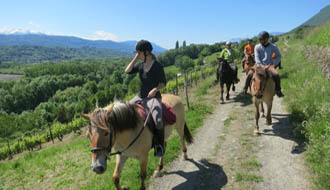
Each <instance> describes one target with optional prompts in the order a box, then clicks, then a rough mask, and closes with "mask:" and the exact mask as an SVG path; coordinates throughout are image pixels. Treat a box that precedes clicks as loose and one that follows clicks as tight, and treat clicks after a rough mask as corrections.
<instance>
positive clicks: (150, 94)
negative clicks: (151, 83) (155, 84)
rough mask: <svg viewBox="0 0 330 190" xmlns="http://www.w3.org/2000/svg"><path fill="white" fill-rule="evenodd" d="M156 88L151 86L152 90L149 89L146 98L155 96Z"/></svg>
mask: <svg viewBox="0 0 330 190" xmlns="http://www.w3.org/2000/svg"><path fill="white" fill-rule="evenodd" d="M157 91H158V90H157V88H153V89H152V90H150V92H149V94H148V98H153V97H155V95H156V93H157Z"/></svg>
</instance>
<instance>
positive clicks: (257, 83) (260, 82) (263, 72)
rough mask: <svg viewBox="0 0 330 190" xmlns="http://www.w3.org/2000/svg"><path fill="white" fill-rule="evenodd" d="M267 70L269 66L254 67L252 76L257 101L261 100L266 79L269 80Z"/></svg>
mask: <svg viewBox="0 0 330 190" xmlns="http://www.w3.org/2000/svg"><path fill="white" fill-rule="evenodd" d="M268 69H269V66H266V67H264V66H256V67H254V69H253V70H254V71H255V72H254V75H253V81H254V91H255V94H254V96H255V97H256V98H258V99H260V98H262V96H263V92H264V90H265V87H266V82H267V79H268V78H269V76H268V72H267V70H268Z"/></svg>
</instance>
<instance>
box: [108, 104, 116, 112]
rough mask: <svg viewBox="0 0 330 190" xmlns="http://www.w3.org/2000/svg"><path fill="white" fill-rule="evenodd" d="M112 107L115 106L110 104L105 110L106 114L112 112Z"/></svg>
mask: <svg viewBox="0 0 330 190" xmlns="http://www.w3.org/2000/svg"><path fill="white" fill-rule="evenodd" d="M114 106H115V104H111V106H110V107H109V108H108V109H107V114H109V113H111V112H112V110H113V107H114Z"/></svg>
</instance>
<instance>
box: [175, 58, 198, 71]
mask: <svg viewBox="0 0 330 190" xmlns="http://www.w3.org/2000/svg"><path fill="white" fill-rule="evenodd" d="M175 65H176V66H177V67H178V68H179V69H180V71H181V72H186V71H188V70H190V69H192V68H194V61H193V60H192V59H191V58H190V57H188V56H183V57H181V56H180V57H177V58H176V59H175Z"/></svg>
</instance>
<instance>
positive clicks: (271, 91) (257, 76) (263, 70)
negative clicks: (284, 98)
mask: <svg viewBox="0 0 330 190" xmlns="http://www.w3.org/2000/svg"><path fill="white" fill-rule="evenodd" d="M268 69H269V66H266V67H265V66H255V67H254V68H253V70H254V71H255V72H254V74H253V78H252V83H251V86H250V93H251V95H252V96H253V103H254V108H255V119H256V129H255V132H256V133H259V124H258V121H259V117H260V112H259V105H260V106H261V111H262V116H263V117H265V115H264V108H263V102H264V103H266V105H267V116H266V121H267V122H266V123H267V125H271V124H272V117H271V112H272V106H273V98H274V95H275V83H274V81H273V79H272V78H271V77H270V76H269V74H268V71H267V70H268Z"/></svg>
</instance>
